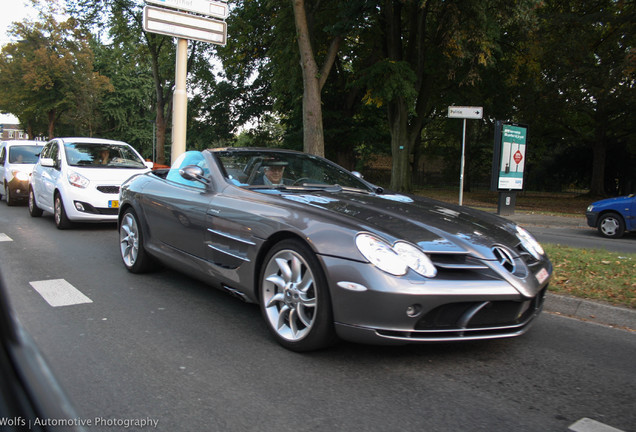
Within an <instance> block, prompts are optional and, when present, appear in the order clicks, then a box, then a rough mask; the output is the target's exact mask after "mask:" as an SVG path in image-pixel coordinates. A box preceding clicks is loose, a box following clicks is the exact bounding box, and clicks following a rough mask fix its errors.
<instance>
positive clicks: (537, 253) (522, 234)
mask: <svg viewBox="0 0 636 432" xmlns="http://www.w3.org/2000/svg"><path fill="white" fill-rule="evenodd" d="M517 238H518V239H519V240H520V241H521V245H522V246H523V248H524V249H525V250H527V251H528V252H529V253H530V255H532V256H533V257H534V258H535V259H537V260H540V259H541V257H542V256H544V255H545V251H544V250H543V248H542V247H541V245H540V244H539V242H538V241H536V240H535V238H534V237H532V234H530V233H529V232H528V231H526V230H525V229H524V228H521V227H520V226H517Z"/></svg>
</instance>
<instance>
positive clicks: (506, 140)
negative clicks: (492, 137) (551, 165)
mask: <svg viewBox="0 0 636 432" xmlns="http://www.w3.org/2000/svg"><path fill="white" fill-rule="evenodd" d="M527 131H528V130H527V128H525V127H520V126H512V125H507V124H505V125H503V127H502V129H501V159H500V165H499V184H498V188H499V189H523V170H524V167H525V162H526V138H527Z"/></svg>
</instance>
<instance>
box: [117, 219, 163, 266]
mask: <svg viewBox="0 0 636 432" xmlns="http://www.w3.org/2000/svg"><path fill="white" fill-rule="evenodd" d="M119 252H120V253H121V259H122V260H123V261H124V265H125V266H126V269H127V270H128V271H129V272H131V273H145V272H148V271H150V270H152V269H153V268H154V267H155V260H154V259H153V258H152V257H151V256H150V255H148V253H147V252H146V249H145V248H144V237H143V233H142V231H141V225H140V223H139V218H138V217H137V213H135V210H133V209H132V208H127V209H126V210H125V211H124V215H123V216H122V218H121V223H120V224H119Z"/></svg>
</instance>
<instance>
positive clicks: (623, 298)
mask: <svg viewBox="0 0 636 432" xmlns="http://www.w3.org/2000/svg"><path fill="white" fill-rule="evenodd" d="M543 248H544V249H545V250H546V252H547V254H548V256H549V257H550V260H551V261H552V264H553V266H554V275H553V277H552V281H551V282H550V288H549V290H550V291H551V292H553V293H556V294H565V295H570V296H574V297H579V298H585V299H590V300H601V301H604V302H607V303H609V304H612V305H615V306H625V307H629V308H636V254H624V253H614V252H608V251H606V250H600V249H577V248H572V247H568V246H561V245H553V244H543Z"/></svg>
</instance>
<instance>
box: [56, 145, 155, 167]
mask: <svg viewBox="0 0 636 432" xmlns="http://www.w3.org/2000/svg"><path fill="white" fill-rule="evenodd" d="M64 152H65V153H66V160H67V162H68V164H69V165H70V166H76V167H84V168H135V169H138V168H145V165H144V161H143V160H142V159H141V158H140V157H139V156H138V155H137V153H136V152H135V151H134V150H133V149H132V147H130V146H129V145H126V144H108V143H106V144H102V143H82V142H71V143H65V144H64Z"/></svg>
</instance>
